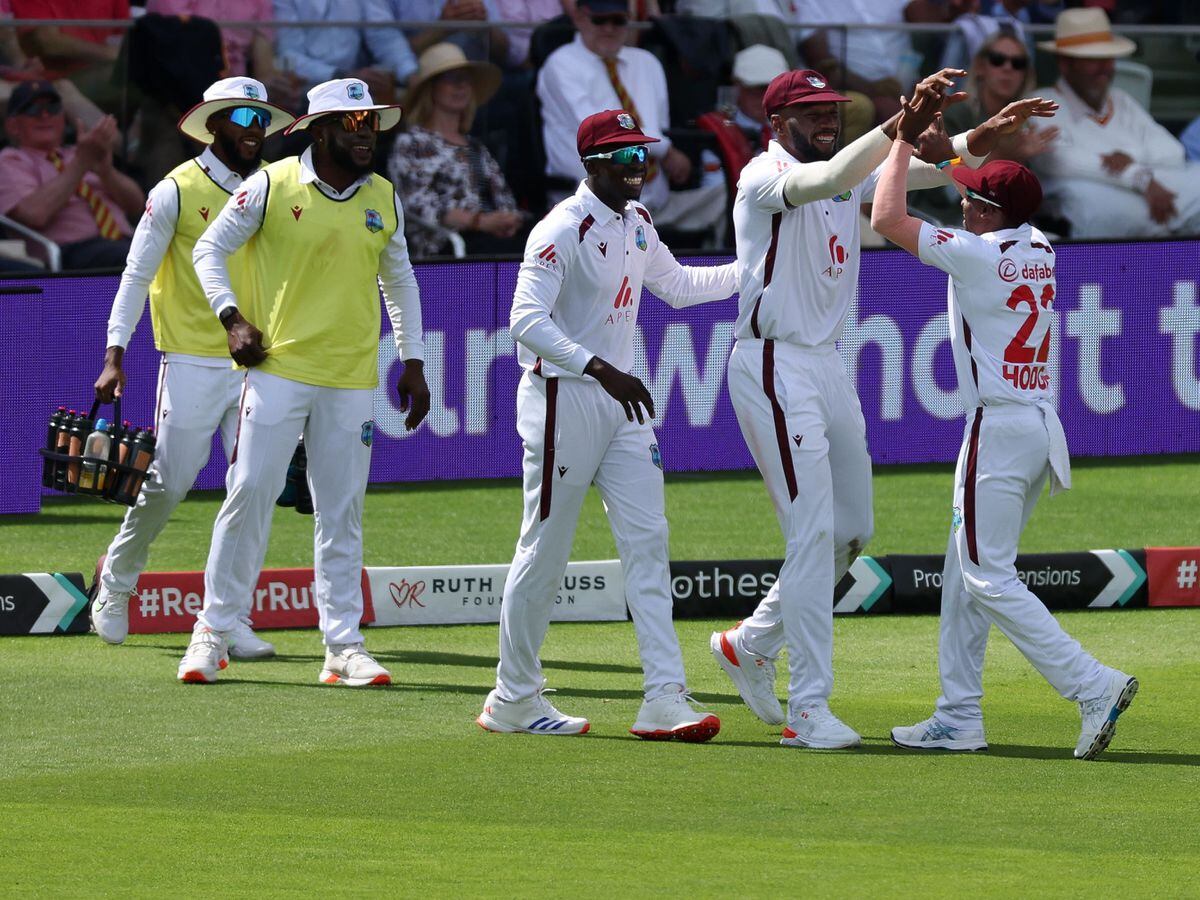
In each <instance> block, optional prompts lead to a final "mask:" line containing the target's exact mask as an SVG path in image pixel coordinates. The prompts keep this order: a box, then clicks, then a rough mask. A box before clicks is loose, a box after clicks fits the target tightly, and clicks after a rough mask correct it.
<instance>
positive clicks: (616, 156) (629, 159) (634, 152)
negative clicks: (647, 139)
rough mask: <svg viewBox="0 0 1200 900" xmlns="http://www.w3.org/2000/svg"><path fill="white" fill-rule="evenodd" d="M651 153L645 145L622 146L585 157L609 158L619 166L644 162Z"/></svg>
mask: <svg viewBox="0 0 1200 900" xmlns="http://www.w3.org/2000/svg"><path fill="white" fill-rule="evenodd" d="M649 155H650V151H648V150H647V149H646V148H645V147H642V146H638V147H622V148H621V149H620V150H613V151H612V152H610V153H593V154H592V155H591V156H585V157H584V159H607V160H611V161H612V162H614V163H616V164H617V165H618V166H632V165H636V164H638V163H644V162H645V161H646V158H647V157H648V156H649Z"/></svg>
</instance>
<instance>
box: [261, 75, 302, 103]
mask: <svg viewBox="0 0 1200 900" xmlns="http://www.w3.org/2000/svg"><path fill="white" fill-rule="evenodd" d="M262 81H263V84H264V85H266V87H267V94H268V96H269V97H270V98H271V102H272V103H276V104H278V105H279V106H282V107H283V108H284V109H296V108H298V107H299V106H300V105H301V103H300V98H301V97H303V96H304V80H303V79H302V78H301V77H300V76H299V75H297V74H296V73H295V72H287V71H284V70H282V69H276V70H275V71H274V72H270V73H268V74H265V75H264V76H263V79H262Z"/></svg>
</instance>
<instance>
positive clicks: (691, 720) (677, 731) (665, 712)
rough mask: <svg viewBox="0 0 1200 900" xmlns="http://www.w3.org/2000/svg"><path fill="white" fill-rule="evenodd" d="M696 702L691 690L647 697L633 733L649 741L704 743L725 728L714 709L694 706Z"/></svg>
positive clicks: (630, 730) (632, 729)
mask: <svg viewBox="0 0 1200 900" xmlns="http://www.w3.org/2000/svg"><path fill="white" fill-rule="evenodd" d="M694 702H695V701H694V700H693V699H692V696H691V694H689V693H687V691H675V692H672V693H670V694H663V695H662V696H661V697H655V698H654V699H653V700H645V701H643V702H642V708H641V709H640V710H639V711H638V717H637V721H636V722H634V723H633V727H632V728H630V729H629V733H630V734H634V735H637V736H638V737H640V738H641V739H642V740H646V741H671V740H675V741H684V742H686V743H689V744H702V743H704V742H705V741H708V740H711V739H712V738H714V737H716V734H717V732H718V731H720V730H721V720H720V719H718V718H717V717H716V716H714V715H713V714H712V713H706V712H700V711H699V710H696V709H695V708H693V706H692V704H693V703H694Z"/></svg>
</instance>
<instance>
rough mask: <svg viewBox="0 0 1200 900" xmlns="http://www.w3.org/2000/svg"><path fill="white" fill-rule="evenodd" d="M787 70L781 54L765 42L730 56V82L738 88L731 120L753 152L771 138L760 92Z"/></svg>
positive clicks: (761, 147)
mask: <svg viewBox="0 0 1200 900" xmlns="http://www.w3.org/2000/svg"><path fill="white" fill-rule="evenodd" d="M787 70H788V64H787V60H786V59H784V57H783V54H782V53H780V52H779V51H778V50H776V49H775V48H774V47H768V46H766V45H765V44H755V45H753V46H752V47H747V48H745V49H744V50H739V51H738V52H737V54H736V55H735V56H734V57H733V86H734V87H735V88H737V100H736V101H735V103H736V108H735V111H734V114H733V124H734V125H736V126H737V127H738V128H740V129H742V131H743V132H745V134H746V137H747V138H748V139H749V140H750V145H751V146H752V147H753V148H754V152H755V153H757V152H758V151H760V150H765V149H766V147H767V144H768V142H770V140H771V126H770V125H769V124H767V114H766V112H765V111H764V110H763V94H764V93H766V90H767V85H768V84H770V83H771V81H772V80H773V79H774V78H775V76H777V75H782V74H783V73H784V72H786V71H787Z"/></svg>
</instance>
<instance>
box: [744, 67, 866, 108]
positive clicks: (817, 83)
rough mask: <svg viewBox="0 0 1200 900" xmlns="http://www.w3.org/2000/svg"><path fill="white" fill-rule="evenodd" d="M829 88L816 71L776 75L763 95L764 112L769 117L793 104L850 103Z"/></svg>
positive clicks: (798, 70)
mask: <svg viewBox="0 0 1200 900" xmlns="http://www.w3.org/2000/svg"><path fill="white" fill-rule="evenodd" d="M849 102H850V98H849V97H843V96H842V95H841V94H839V93H838V92H837V91H835V90H833V88H831V87H830V86H829V81H828V80H827V79H826V78H825V76H824V75H822V74H821V73H820V72H818V71H817V70H816V69H793V70H792V71H790V72H784V73H783V74H782V75H776V76H775V77H774V78H773V79H771V83H770V84H768V85H767V89H766V91H765V92H764V93H763V112H765V113H766V114H767V115H768V116H769V115H771V114H773V113H777V112H779V111H780V110H781V109H783V108H784V107H785V106H791V105H792V104H793V103H849Z"/></svg>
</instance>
